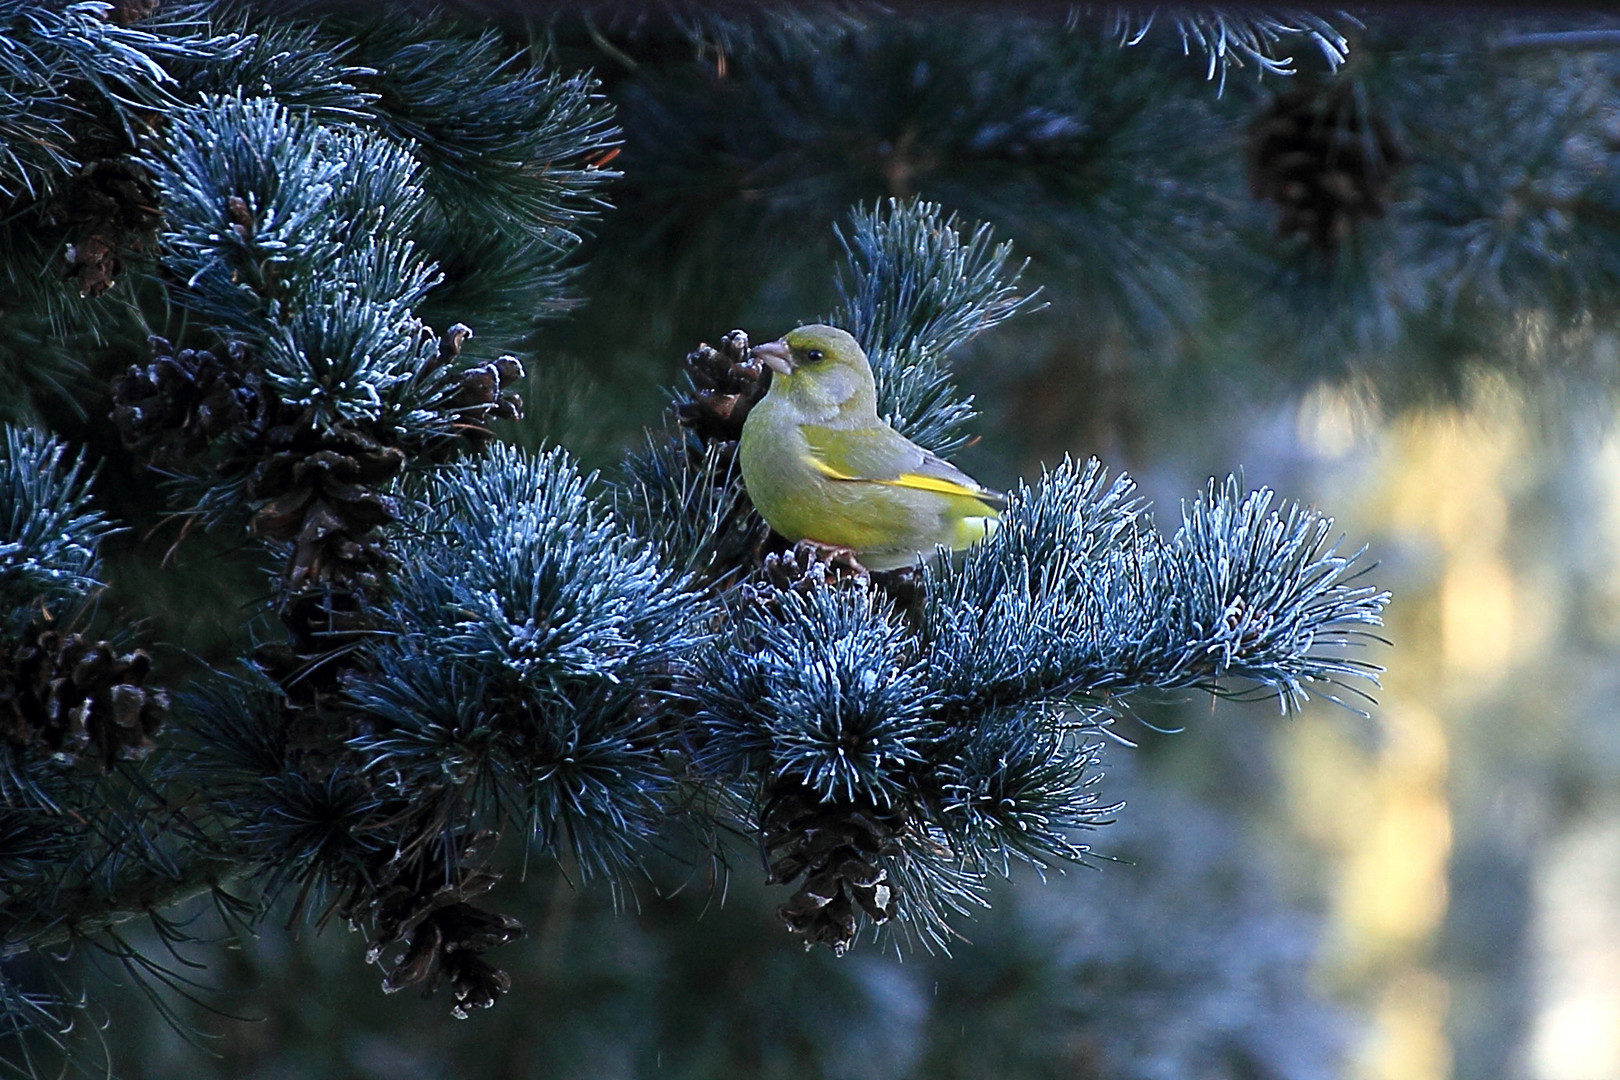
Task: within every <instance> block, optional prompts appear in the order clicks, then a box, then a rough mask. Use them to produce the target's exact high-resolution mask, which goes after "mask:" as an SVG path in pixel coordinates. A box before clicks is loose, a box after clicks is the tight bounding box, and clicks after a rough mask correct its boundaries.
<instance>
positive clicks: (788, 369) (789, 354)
mask: <svg viewBox="0 0 1620 1080" xmlns="http://www.w3.org/2000/svg"><path fill="white" fill-rule="evenodd" d="M753 355H754V357H755V358H756V359H758V360H761V361H763V362H764V364H765V366H766V367H768V368H770V369H771V370H772V371H774V372H776V373H777V374H778V375H790V374H792V373H793V351H792V350H791V349H789V348H788V343H787V342H785V341H780V340H778V341H767V342H765V343H764V344H763V345H755V346H754V352H753Z"/></svg>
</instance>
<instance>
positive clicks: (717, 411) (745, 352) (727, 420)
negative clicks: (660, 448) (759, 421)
mask: <svg viewBox="0 0 1620 1080" xmlns="http://www.w3.org/2000/svg"><path fill="white" fill-rule="evenodd" d="M685 366H686V376H687V379H688V380H689V381H690V383H691V385H692V393H691V394H690V395H689V396H688V397H686V398H685V399H684V400H680V401H677V402H676V404H675V415H676V417H677V418H679V420H680V422H681V425H682V426H683V427H686V428H689V429H690V430H691V431H692V432H694V433H695V434H696V435H697V436H698V438H700V439H702V440H703V441H704V442H735V441H736V440H738V439H740V438H742V428H743V421H744V420H747V419H748V412H749V410H750V409H752V408H753V407H754V405H755V404H757V403H758V402H759V399H760V398H762V397H764V396H765V391H766V389H767V388H769V386H770V380H769V378H768V374H769V373H768V371H767V369H766V367H765V365H764V364H762V363H760V362H759V361H758V360H756V359H754V358H753V357H752V356H750V355H749V345H748V335H747V334H745V333H744V332H743V331H741V330H733V331H731V333H729V334H727V335H725V336H724V337H722V338H721V339H720V344H719V345H718V346H713V345H709V344H708V343H707V342H705V343H704V344H701V345H699V346H698V347H697V348H696V349H695V350H693V351H692V352H689V353H687V354H686V364H685Z"/></svg>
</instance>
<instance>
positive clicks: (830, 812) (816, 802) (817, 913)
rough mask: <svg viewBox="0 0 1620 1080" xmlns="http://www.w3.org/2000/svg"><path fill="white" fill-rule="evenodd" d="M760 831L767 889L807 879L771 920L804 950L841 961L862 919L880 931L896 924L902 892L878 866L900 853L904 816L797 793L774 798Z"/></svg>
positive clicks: (793, 789)
mask: <svg viewBox="0 0 1620 1080" xmlns="http://www.w3.org/2000/svg"><path fill="white" fill-rule="evenodd" d="M761 828H762V831H763V833H764V847H765V852H766V858H767V860H768V870H769V874H768V877H767V881H768V882H770V883H772V884H789V883H791V882H793V881H795V880H797V879H798V878H799V877H800V876H801V875H802V876H803V878H804V881H803V883H802V884H801V885H800V886H799V888H798V889H797V890H796V891H795V892H794V893H793V895H792V896H791V897H790V898H789V899H788V901H787V903H785V904H783V905H781V906H780V907H779V908H777V909H776V914H777V917H778V918H780V919H781V920H782V922H783V924H784V925H786V926H787V928H788V930H789V931H791V932H792V933H795V934H800V935H802V936H803V937H804V939H805V944H806V945H827V946H830V947H831V948H832V949H833V951H834V952H837V953H839V954H842V953H843V952H844V951H845V950H847V949H848V948H849V946H850V943H851V942H853V941H854V939H855V933H856V930H857V929H858V928H859V917H860V916H861V915H863V914H864V915H865V916H866V917H867V918H869V919H871V920H872V921H873V922H874V923H878V924H882V923H885V922H887V921H888V920H889V919H891V918H893V917H894V914H895V912H896V910H898V907H899V888H898V887H897V886H896V885H895V884H894V883H893V882H892V881H890V880H889V878H888V872H887V871H886V870H884V869H883V868H882V867H881V866H880V865H879V863H880V860H881V858H882V857H883V856H885V855H890V854H893V853H894V852H895V851H897V850H898V844H897V840H898V838H899V836H900V834H901V832H902V831H903V830H904V828H905V819H904V817H903V815H901V814H899V813H898V812H896V811H894V810H879V809H877V808H875V807H870V806H860V805H857V804H853V803H837V802H823V801H821V800H820V799H819V798H817V797H816V795H815V793H814V792H811V791H809V790H808V789H806V788H804V787H801V786H797V785H794V786H791V787H783V788H782V789H781V790H779V791H778V792H777V793H776V794H775V795H774V796H773V797H772V798H771V800H770V801H769V803H768V804H767V807H766V811H765V814H764V815H763V820H762V821H761Z"/></svg>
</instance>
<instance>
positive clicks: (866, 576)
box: [793, 540, 872, 585]
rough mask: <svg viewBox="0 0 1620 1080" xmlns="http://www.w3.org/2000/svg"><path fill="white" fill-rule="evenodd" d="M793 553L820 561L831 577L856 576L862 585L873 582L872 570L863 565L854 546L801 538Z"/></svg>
mask: <svg viewBox="0 0 1620 1080" xmlns="http://www.w3.org/2000/svg"><path fill="white" fill-rule="evenodd" d="M801 553H802V555H801ZM793 554H794V556H795V557H796V558H800V559H801V560H805V559H807V560H808V561H812V562H818V563H821V564H822V565H824V566H826V567H827V572H828V574H829V575H830V577H831V579H832V580H834V581H836V580H839V579H842V578H855V579H857V580H859V581H860V583H861V584H862V585H870V584H871V583H872V571H870V570H868V569H867V568H866V567H864V566H862V565H861V560H860V559H859V558H857V557H856V555H855V549H854V548H847V547H839V546H838V545H837V544H823V543H822V542H821V541H819V540H800V541H799V542H798V543H797V544H794V545H793Z"/></svg>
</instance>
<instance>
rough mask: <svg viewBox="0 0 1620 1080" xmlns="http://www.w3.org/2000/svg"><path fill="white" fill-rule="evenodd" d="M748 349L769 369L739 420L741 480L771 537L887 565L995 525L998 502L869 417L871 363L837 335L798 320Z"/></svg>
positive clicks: (973, 538) (873, 393) (976, 536)
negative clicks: (756, 398) (758, 395)
mask: <svg viewBox="0 0 1620 1080" xmlns="http://www.w3.org/2000/svg"><path fill="white" fill-rule="evenodd" d="M754 356H756V357H758V358H759V359H760V360H761V361H762V362H763V363H764V364H765V365H766V366H768V367H769V368H770V369H771V372H772V374H771V385H770V390H769V392H767V393H766V395H765V397H764V399H763V400H761V401H760V402H759V404H757V405H755V406H754V407H753V409H752V410H751V411H750V412H749V414H748V419H747V420H746V421H745V422H744V423H743V432H742V446H741V450H740V458H741V463H742V475H743V485H744V487H746V488H747V489H748V497H749V498H750V499H752V500H753V502H754V505H755V506H756V507H757V508H758V509H759V512H760V514H761V515H763V516H764V518H765V520H766V522H767V523H768V524H769V525H770V527H771V528H773V529H775V530H776V531H777V532H778V533H780V534H781V535H782V536H784V537H786V538H787V539H788V540H790V541H794V542H797V541H800V540H811V541H814V542H816V543H819V544H826V545H830V546H832V547H840V548H848V549H850V550H851V551H853V552H855V556H856V558H858V559H859V560H860V562H861V564H862V565H863V566H865V567H866V568H867V569H869V570H893V569H896V568H898V567H902V566H909V565H911V564H913V563H915V562H916V561H917V559H918V556H919V555H921V554H928V553H931V552H932V551H933V550H934V547H935V545H936V544H943V545H944V546H945V547H947V548H951V549H953V550H954V549H957V548H965V547H967V546H968V545H970V544H973V543H976V542H977V541H979V540H983V539H984V538H985V537H986V536H988V535H989V534H990V533H992V532H993V531H994V530H995V528H996V524H997V523H996V516H997V514H998V513H999V512H1000V510H1001V508H1002V507H1003V506H1005V505H1006V499H1005V497H1003V496H1002V495H1000V494H998V493H997V492H994V491H991V490H989V489H988V488H985V487H983V486H981V485H980V484H979V483H978V482H977V481H975V480H974V479H973V478H972V477H971V476H969V475H967V473H964V472H963V471H962V470H961V469H958V468H957V467H956V466H954V465H952V464H951V463H950V462H948V461H946V460H944V459H943V458H940V457H938V456H936V455H934V454H931V453H929V452H928V451H927V450H924V449H923V448H922V447H920V446H918V445H917V444H916V443H914V442H912V441H911V440H910V439H908V438H906V437H905V436H904V435H901V434H900V433H899V432H898V431H896V430H894V428H892V427H890V426H889V425H888V424H886V423H884V422H883V420H882V419H880V418H879V417H878V413H877V387H876V385H875V384H874V383H873V381H872V365H871V364H870V363H869V362H868V361H867V359H866V353H865V352H864V351H862V349H861V347H860V345H859V344H858V343H857V342H856V341H855V339H854V338H853V337H851V336H850V335H849V334H848V333H847V332H846V331H843V330H840V329H838V328H837V327H835V326H824V325H821V324H819V323H818V324H815V325H812V326H801V327H799V328H798V329H797V330H793V331H790V332H789V333H788V334H787V335H786V336H785V337H783V338H782V339H781V340H779V341H770V342H766V343H765V344H763V345H760V346H757V347H756V348H755V349H754Z"/></svg>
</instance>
